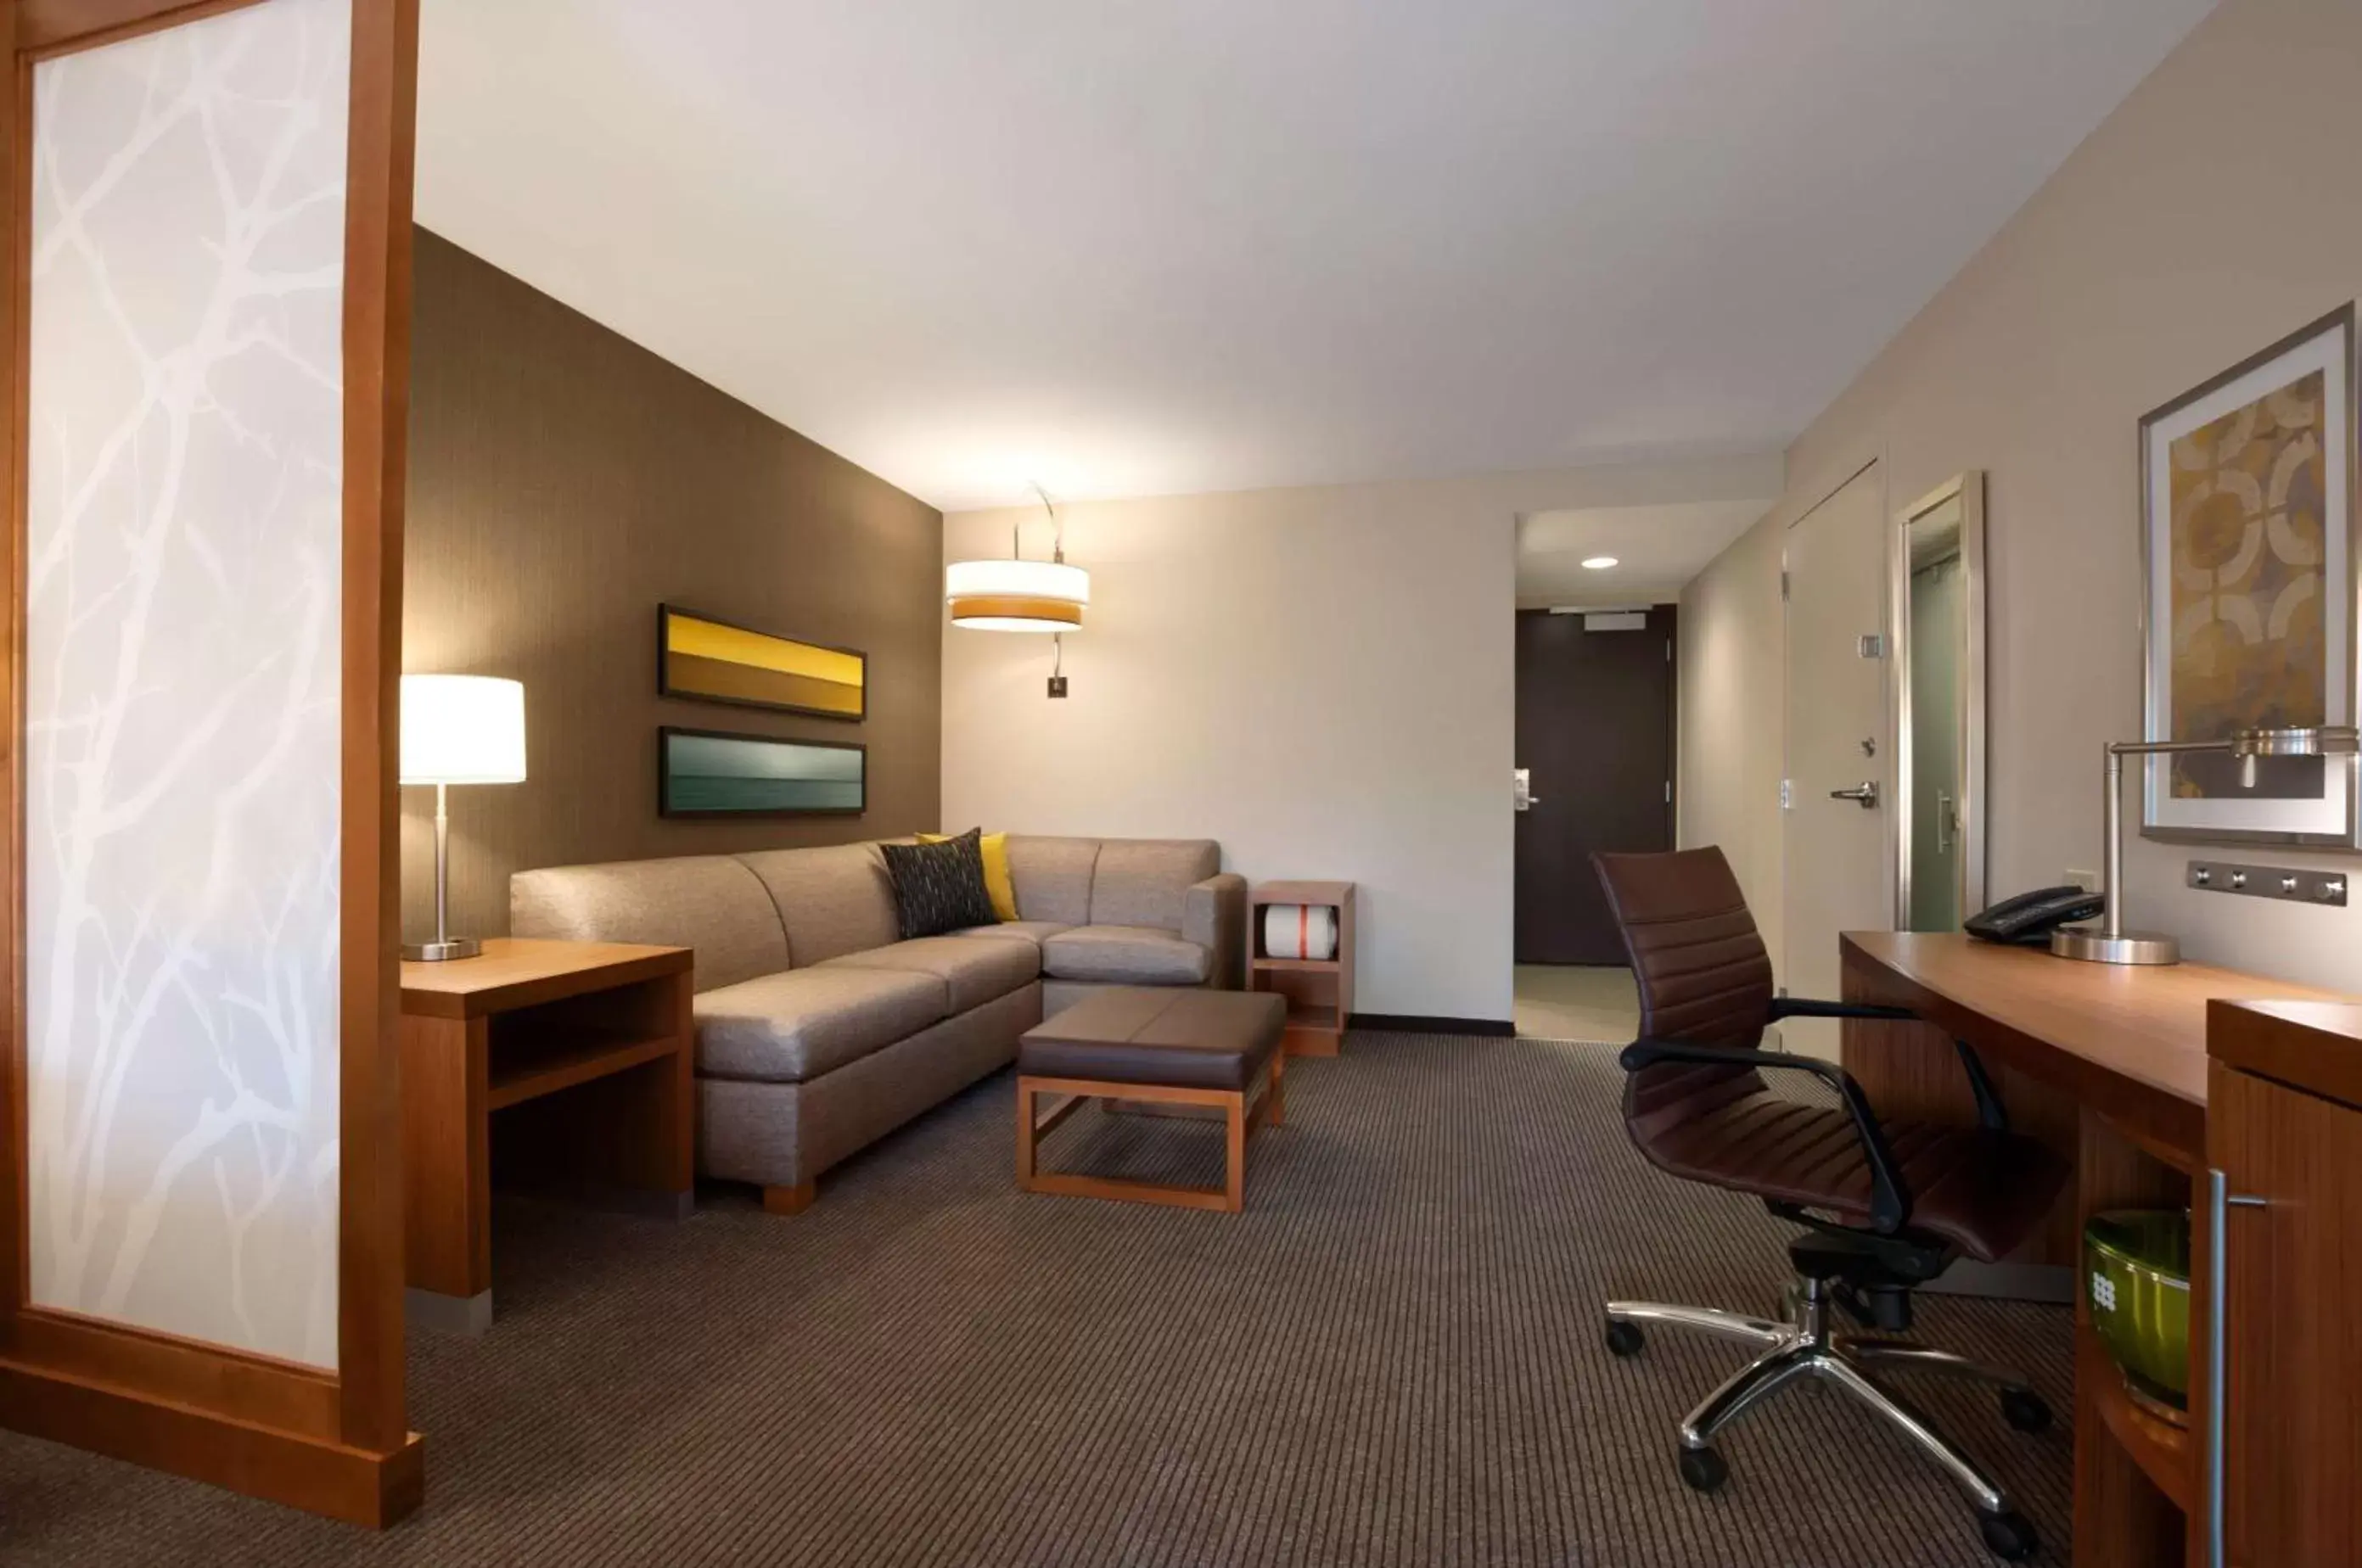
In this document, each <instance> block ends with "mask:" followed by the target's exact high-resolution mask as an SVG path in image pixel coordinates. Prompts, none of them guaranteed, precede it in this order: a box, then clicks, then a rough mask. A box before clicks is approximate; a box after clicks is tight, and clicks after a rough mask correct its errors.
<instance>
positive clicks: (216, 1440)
mask: <svg viewBox="0 0 2362 1568" xmlns="http://www.w3.org/2000/svg"><path fill="white" fill-rule="evenodd" d="M0 1425H5V1426H6V1427H8V1428H10V1429H11V1430H13V1431H20V1432H24V1433H26V1434H28V1436H32V1437H39V1438H46V1439H48V1440H49V1441H50V1442H61V1443H65V1444H68V1445H69V1446H71V1447H74V1448H83V1449H88V1450H90V1451H91V1452H92V1453H104V1454H108V1455H110V1456H112V1457H114V1458H116V1459H127V1460H129V1461H130V1462H131V1463H132V1464H144V1465H146V1466H148V1467H149V1469H151V1470H163V1471H169V1472H170V1473H171V1474H172V1475H185V1476H187V1477H189V1478H190V1479H191V1480H194V1481H204V1482H209V1483H211V1484H212V1485H214V1486H222V1487H226V1488H227V1489H228V1490H230V1491H233V1492H243V1493H245V1494H246V1495H247V1496H248V1497H263V1498H268V1499H269V1500H270V1501H271V1502H274V1503H284V1504H286V1505H287V1506H288V1507H289V1508H302V1509H304V1511H305V1512H307V1513H315V1514H325V1515H326V1516H327V1517H328V1518H330V1519H342V1520H344V1521H345V1522H346V1523H348V1524H357V1525H363V1526H367V1527H369V1528H370V1529H372V1530H383V1529H385V1528H386V1527H387V1526H389V1525H391V1524H393V1523H394V1522H395V1521H397V1520H399V1519H402V1518H403V1516H405V1515H407V1514H410V1513H412V1512H414V1511H415V1510H416V1508H418V1505H419V1503H420V1502H421V1501H422V1500H423V1499H424V1497H425V1491H426V1466H425V1443H424V1442H421V1440H420V1438H419V1436H418V1434H417V1433H416V1432H412V1433H410V1434H409V1435H408V1437H407V1438H406V1439H405V1440H404V1441H403V1445H402V1446H401V1447H400V1448H397V1449H395V1450H393V1451H392V1453H372V1452H370V1451H369V1450H366V1449H359V1448H353V1447H350V1446H348V1445H347V1444H345V1443H341V1442H335V1441H332V1440H329V1439H325V1438H320V1437H315V1436H310V1435H307V1434H304V1433H300V1432H292V1431H281V1430H280V1429H278V1428H274V1427H266V1426H259V1425H257V1424H255V1423H254V1422H251V1421H242V1420H237V1419H236V1418H234V1417H230V1416H226V1415H222V1414H220V1413H218V1412H215V1411H212V1410H205V1409H197V1408H195V1407H193V1406H190V1405H183V1404H179V1403H175V1402H172V1401H169V1400H164V1399H158V1398H148V1397H144V1396H142V1395H139V1394H137V1393H134V1392H132V1391H131V1390H129V1389H127V1388H122V1387H116V1386H114V1385H111V1384H108V1383H105V1382H102V1381H100V1380H97V1379H95V1378H91V1377H87V1376H80V1375H77V1374H74V1373H69V1372H63V1371H60V1370H57V1369H54V1368H50V1367H45V1366H37V1365H28V1364H27V1363H26V1362H24V1361H22V1360H20V1359H17V1358H16V1357H13V1356H5V1355H0Z"/></svg>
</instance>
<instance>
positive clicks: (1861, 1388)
mask: <svg viewBox="0 0 2362 1568" xmlns="http://www.w3.org/2000/svg"><path fill="white" fill-rule="evenodd" d="M1831 1295H1832V1292H1831V1290H1830V1288H1829V1287H1828V1285H1827V1282H1826V1281H1823V1280H1818V1279H1804V1280H1801V1281H1799V1282H1798V1288H1797V1290H1796V1291H1795V1293H1794V1298H1793V1299H1794V1309H1795V1321H1793V1322H1779V1321H1774V1320H1772V1319H1769V1318H1756V1317H1749V1316H1748V1315H1747V1314H1745V1313H1743V1312H1725V1311H1719V1310H1715V1309H1713V1308H1710V1307H1679V1306H1671V1305H1666V1304H1664V1303H1661V1302H1656V1301H1610V1302H1609V1303H1607V1325H1608V1326H1607V1347H1608V1349H1610V1350H1611V1351H1613V1352H1615V1353H1616V1354H1618V1355H1625V1356H1628V1355H1635V1354H1639V1351H1640V1349H1641V1348H1642V1345H1643V1343H1644V1342H1643V1340H1642V1337H1641V1334H1640V1325H1643V1324H1646V1325H1652V1326H1653V1325H1661V1326H1664V1327H1668V1328H1680V1329H1694V1330H1696V1331H1698V1332H1702V1333H1709V1334H1714V1335H1716V1336H1717V1337H1719V1338H1722V1339H1729V1340H1737V1341H1738V1342H1739V1343H1743V1344H1749V1345H1753V1346H1755V1347H1756V1349H1757V1351H1758V1352H1759V1354H1757V1355H1756V1357H1755V1359H1754V1360H1753V1361H1750V1362H1749V1363H1748V1364H1747V1365H1744V1366H1742V1367H1740V1368H1739V1369H1738V1371H1737V1372H1734V1373H1732V1374H1731V1375H1730V1376H1728V1377H1727V1378H1726V1379H1724V1381H1723V1384H1722V1386H1721V1387H1718V1388H1716V1390H1715V1391H1714V1392H1713V1393H1711V1394H1708V1395H1707V1396H1706V1397H1705V1399H1704V1400H1703V1401H1701V1402H1700V1403H1699V1405H1698V1407H1697V1409H1694V1410H1692V1411H1691V1412H1690V1413H1689V1415H1688V1416H1687V1417H1686V1418H1685V1419H1684V1420H1683V1422H1682V1425H1681V1453H1680V1458H1681V1462H1682V1463H1681V1469H1682V1478H1683V1480H1684V1481H1686V1482H1688V1483H1689V1485H1690V1486H1692V1487H1694V1488H1695V1489H1696V1490H1698V1491H1701V1492H1711V1491H1713V1490H1715V1489H1716V1487H1718V1486H1721V1485H1722V1483H1723V1480H1724V1479H1725V1478H1726V1477H1727V1474H1728V1472H1727V1468H1726V1467H1725V1466H1724V1464H1723V1462H1722V1458H1721V1456H1720V1455H1719V1454H1718V1453H1716V1452H1715V1449H1714V1438H1715V1434H1716V1432H1718V1431H1721V1430H1722V1429H1723V1428H1725V1427H1727V1426H1728V1425H1729V1424H1730V1423H1731V1422H1733V1421H1735V1420H1738V1418H1739V1417H1740V1416H1742V1415H1745V1414H1746V1413H1747V1412H1748V1411H1749V1409H1753V1408H1754V1407H1755V1406H1756V1405H1757V1404H1759V1403H1760V1402H1761V1401H1762V1400H1764V1399H1766V1398H1770V1397H1771V1395H1772V1394H1774V1393H1776V1392H1778V1391H1779V1390H1780V1389H1782V1388H1783V1387H1787V1386H1788V1385H1789V1384H1791V1383H1794V1382H1797V1381H1800V1380H1802V1379H1805V1378H1816V1379H1819V1380H1821V1381H1823V1382H1827V1383H1832V1384H1835V1385H1836V1386H1837V1387H1839V1388H1841V1389H1843V1390H1844V1391H1845V1392H1846V1393H1848V1394H1850V1395H1851V1396H1852V1397H1853V1398H1855V1399H1857V1400H1859V1401H1860V1403H1862V1404H1864V1405H1867V1406H1869V1407H1870V1409H1872V1410H1875V1411H1876V1412H1877V1413H1878V1414H1879V1415H1881V1416H1882V1417H1884V1418H1885V1419H1886V1420H1887V1421H1888V1422H1889V1423H1891V1424H1892V1425H1893V1426H1895V1427H1897V1428H1899V1429H1900V1430H1901V1431H1903V1432H1904V1435H1906V1436H1908V1437H1909V1438H1910V1439H1911V1440H1912V1442H1915V1443H1916V1444H1917V1445H1918V1446H1919V1448H1920V1449H1921V1451H1922V1452H1924V1453H1926V1454H1927V1455H1928V1456H1929V1457H1930V1458H1932V1459H1934V1460H1935V1461H1936V1463H1937V1464H1938V1465H1940V1466H1941V1467H1942V1468H1943V1470H1944V1472H1945V1474H1947V1475H1949V1476H1950V1477H1951V1478H1952V1480H1953V1482H1954V1483H1955V1484H1956V1485H1958V1486H1959V1488H1960V1489H1961V1490H1962V1491H1964V1492H1966V1493H1967V1494H1968V1495H1969V1499H1970V1501H1971V1502H1973V1503H1974V1504H1975V1505H1976V1508H1977V1512H1978V1514H1979V1516H1980V1525H1981V1529H1982V1530H1983V1534H1984V1538H1985V1544H1986V1545H1987V1546H1988V1547H1990V1548H1992V1551H1993V1552H1994V1553H1995V1554H1996V1555H1998V1556H2000V1557H2001V1558H2003V1560H2004V1561H2008V1562H2013V1563H2014V1562H2020V1561H2023V1560H2024V1559H2025V1558H2026V1557H2029V1556H2031V1555H2033V1553H2034V1551H2035V1548H2036V1537H2035V1533H2034V1528H2033V1526H2031V1525H2029V1524H2028V1523H2026V1521H2025V1518H2024V1517H2023V1516H2022V1515H2020V1514H2019V1513H2018V1512H2017V1510H2016V1509H2015V1508H2013V1507H2012V1506H2011V1504H2010V1499H2009V1495H2008V1494H2007V1493H2006V1492H2004V1491H2003V1490H2002V1487H2001V1485H2000V1483H1999V1482H1997V1481H1995V1480H1994V1479H1993V1478H1992V1475H1990V1474H1989V1473H1988V1472H1987V1471H1986V1470H1985V1468H1984V1466H1982V1465H1981V1464H1978V1463H1977V1462H1976V1460H1974V1459H1973V1458H1971V1457H1970V1455H1969V1453H1967V1451H1966V1450H1964V1449H1962V1448H1961V1447H1960V1446H1959V1444H1958V1443H1956V1442H1953V1441H1952V1440H1951V1439H1950V1438H1948V1437H1947V1436H1945V1435H1944V1433H1943V1432H1942V1431H1939V1430H1938V1429H1937V1427H1936V1425H1935V1424H1934V1423H1933V1422H1932V1421H1930V1420H1928V1419H1927V1418H1926V1416H1925V1415H1924V1414H1922V1413H1921V1412H1920V1410H1919V1409H1918V1407H1917V1406H1915V1405H1914V1404H1913V1403H1912V1402H1911V1401H1910V1400H1908V1399H1906V1398H1904V1397H1903V1396H1902V1395H1901V1394H1898V1393H1896V1392H1895V1391H1894V1390H1893V1388H1891V1387H1888V1386H1887V1385H1886V1383H1885V1382H1884V1381H1883V1380H1882V1377H1881V1376H1879V1374H1881V1373H1882V1372H1931V1373H1941V1374H1944V1375H1946V1376H1955V1377H1967V1378H1971V1379H1974V1380H1975V1381H1978V1382H1981V1383H1986V1384H1990V1385H1992V1387H1995V1388H1997V1389H1999V1390H2000V1393H2001V1402H2002V1413H2003V1417H2004V1419H2006V1420H2008V1422H2009V1423H2010V1425H2011V1426H2013V1427H2015V1428H2016V1429H2017V1430H2018V1431H2028V1432H2032V1431H2041V1430H2043V1429H2044V1428H2045V1427H2047V1426H2048V1425H2049V1424H2050V1410H2049V1407H2047V1405H2045V1404H2044V1403H2043V1402H2042V1398H2041V1396H2039V1395H2037V1394H2036V1393H2035V1391H2034V1389H2033V1388H2032V1387H2029V1386H2028V1385H2027V1383H2026V1381H2025V1378H2023V1377H2020V1376H2017V1375H2016V1374H2015V1373H2014V1372H2007V1371H2003V1370H2002V1369H2001V1368H1999V1367H1993V1366H1986V1365H1981V1363H1978V1362H1974V1361H1970V1360H1968V1359H1967V1358H1965V1357H1963V1356H1958V1355H1954V1354H1951V1353H1950V1352H1949V1351H1943V1350H1937V1349H1935V1348H1933V1347H1932V1346H1929V1345H1923V1344H1916V1343H1913V1342H1911V1341H1909V1340H1901V1339H1891V1338H1885V1337H1882V1336H1878V1335H1868V1334H1846V1333H1838V1332H1836V1331H1835V1330H1834V1329H1833V1328H1832V1326H1831V1324H1830V1321H1829V1307H1830V1299H1831Z"/></svg>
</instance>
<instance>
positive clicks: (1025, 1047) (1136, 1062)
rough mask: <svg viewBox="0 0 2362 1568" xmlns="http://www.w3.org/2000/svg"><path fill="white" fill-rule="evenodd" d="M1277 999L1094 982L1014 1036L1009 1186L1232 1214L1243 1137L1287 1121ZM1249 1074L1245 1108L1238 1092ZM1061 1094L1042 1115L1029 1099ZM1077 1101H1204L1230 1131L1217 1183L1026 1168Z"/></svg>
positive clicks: (1283, 1016) (1242, 1187)
mask: <svg viewBox="0 0 2362 1568" xmlns="http://www.w3.org/2000/svg"><path fill="white" fill-rule="evenodd" d="M1286 1021H1287V1003H1286V1001H1285V1000H1284V999H1283V998H1281V997H1280V996H1278V995H1276V994H1274V993H1267V992H1244V991H1194V990H1186V989H1182V988H1178V987H1174V988H1166V987H1153V988H1152V987H1147V986H1139V987H1120V988H1118V989H1115V990H1109V991H1101V992H1093V993H1092V994H1091V995H1090V996H1087V997H1086V998H1085V999H1084V1000H1082V1001H1080V1002H1078V1003H1075V1005H1073V1006H1072V1007H1069V1008H1067V1009H1066V1010H1065V1012H1063V1013H1061V1014H1058V1015H1057V1016H1056V1017H1054V1018H1051V1019H1048V1020H1046V1021H1044V1022H1043V1023H1041V1024H1038V1025H1034V1027H1032V1029H1029V1030H1027V1031H1026V1033H1025V1036H1024V1038H1022V1039H1021V1040H1020V1041H1018V1043H1017V1185H1018V1186H1019V1187H1021V1188H1023V1189H1024V1190H1026V1191H1028V1192H1064V1193H1068V1194H1070V1195H1073V1196H1076V1197H1081V1198H1117V1199H1123V1200H1127V1201H1131V1202H1136V1203H1171V1204H1175V1205H1176V1206H1178V1207H1181V1208H1185V1209H1217V1210H1220V1211H1221V1212H1224V1213H1229V1214H1235V1213H1237V1212H1239V1210H1240V1208H1241V1207H1242V1205H1243V1204H1244V1202H1245V1200H1246V1166H1247V1135H1248V1134H1249V1133H1252V1132H1253V1131H1254V1130H1255V1128H1256V1127H1258V1126H1260V1125H1261V1124H1263V1123H1264V1121H1265V1120H1266V1119H1268V1120H1269V1121H1270V1123H1271V1124H1272V1125H1273V1126H1275V1127H1276V1126H1279V1125H1281V1124H1283V1123H1284V1122H1285V1121H1286V1110H1287V1102H1286V1096H1285V1094H1284V1092H1283V1089H1282V1085H1281V1075H1282V1073H1283V1072H1284V1071H1285V1070H1286V1060H1287V1058H1286V1055H1285V1053H1283V1052H1282V1051H1281V1050H1280V1048H1279V1038H1280V1033H1281V1029H1282V1026H1283V1025H1285V1024H1286ZM1258 1084H1261V1085H1262V1086H1263V1092H1262V1093H1261V1094H1260V1095H1254V1106H1253V1112H1252V1113H1250V1112H1249V1110H1248V1106H1247V1101H1248V1098H1249V1096H1250V1095H1253V1092H1254V1090H1255V1088H1256V1086H1257V1085H1258ZM1040 1094H1063V1095H1065V1097H1066V1098H1065V1101H1064V1102H1062V1103H1060V1104H1059V1105H1058V1107H1057V1108H1056V1109H1055V1110H1054V1111H1052V1112H1051V1113H1049V1114H1048V1115H1046V1116H1043V1117H1041V1118H1039V1119H1038V1120H1037V1119H1036V1117H1035V1114H1034V1097H1035V1096H1036V1095H1040ZM1087 1100H1131V1101H1147V1102H1157V1103H1164V1104H1180V1105H1210V1106H1214V1107H1217V1108H1219V1109H1220V1111H1221V1112H1222V1120H1223V1125H1224V1128H1225V1130H1226V1132H1227V1133H1228V1135H1229V1151H1228V1164H1227V1167H1226V1172H1227V1174H1226V1178H1225V1179H1224V1181H1223V1183H1222V1185H1221V1186H1220V1187H1219V1188H1211V1187H1166V1186H1163V1185H1161V1184H1159V1183H1156V1182H1152V1181H1130V1180H1122V1179H1117V1178H1114V1177H1104V1176H1081V1175H1072V1174H1065V1173H1060V1172H1043V1171H1041V1170H1038V1169H1037V1168H1035V1151H1036V1149H1037V1147H1038V1146H1039V1145H1040V1143H1041V1140H1042V1138H1043V1135H1045V1134H1047V1133H1048V1132H1049V1131H1050V1130H1051V1129H1052V1128H1053V1127H1055V1126H1056V1125H1057V1124H1059V1123H1061V1122H1063V1121H1065V1119H1066V1118H1067V1117H1068V1116H1071V1115H1073V1114H1074V1113H1075V1110H1076V1107H1078V1106H1079V1105H1081V1104H1082V1103H1083V1102H1085V1101H1087Z"/></svg>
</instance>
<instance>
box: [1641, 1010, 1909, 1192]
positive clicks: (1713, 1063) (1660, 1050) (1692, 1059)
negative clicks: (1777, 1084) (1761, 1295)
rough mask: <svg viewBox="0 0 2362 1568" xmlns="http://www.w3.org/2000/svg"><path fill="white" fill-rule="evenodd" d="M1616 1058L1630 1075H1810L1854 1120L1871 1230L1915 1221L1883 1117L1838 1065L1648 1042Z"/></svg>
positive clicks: (1675, 1042)
mask: <svg viewBox="0 0 2362 1568" xmlns="http://www.w3.org/2000/svg"><path fill="white" fill-rule="evenodd" d="M1617 1061H1618V1062H1620V1063H1621V1064H1622V1065H1623V1068H1624V1070H1625V1071H1626V1072H1638V1071H1639V1070H1640V1069H1643V1068H1649V1067H1655V1066H1656V1065H1658V1064H1659V1063H1660V1062H1681V1063H1687V1064H1694V1065H1696V1066H1700V1067H1751V1068H1756V1069H1762V1070H1766V1071H1773V1072H1802V1073H1809V1074H1811V1075H1812V1076H1813V1077H1815V1078H1817V1079H1819V1080H1821V1081H1822V1082H1824V1083H1826V1084H1827V1085H1828V1086H1829V1087H1830V1088H1832V1089H1834V1090H1836V1091H1838V1099H1839V1100H1841V1101H1843V1102H1845V1108H1846V1114H1847V1115H1849V1116H1850V1117H1851V1118H1852V1119H1853V1131H1854V1137H1855V1139H1856V1141H1858V1142H1859V1143H1860V1145H1861V1154H1862V1158H1863V1160H1864V1161H1865V1162H1866V1163H1867V1164H1868V1165H1869V1167H1870V1223H1871V1229H1872V1230H1874V1231H1876V1232H1878V1234H1881V1235H1893V1234H1894V1233H1895V1232H1897V1231H1899V1230H1901V1229H1902V1228H1903V1227H1904V1225H1906V1224H1908V1223H1910V1221H1911V1190H1910V1189H1909V1188H1907V1187H1905V1186H1904V1183H1903V1168H1902V1167H1901V1166H1899V1165H1897V1164H1896V1163H1895V1160H1894V1150H1893V1146H1890V1145H1889V1144H1888V1143H1887V1141H1886V1130H1885V1129H1884V1128H1882V1127H1881V1126H1880V1125H1879V1124H1878V1117H1877V1115H1876V1114H1875V1113H1872V1112H1871V1108H1870V1097H1869V1096H1868V1095H1866V1094H1864V1093H1862V1091H1861V1085H1860V1084H1859V1083H1856V1082H1855V1081H1854V1080H1853V1074H1851V1073H1849V1072H1848V1071H1846V1069H1843V1068H1841V1067H1839V1066H1838V1064H1837V1063H1835V1062H1828V1061H1823V1060H1821V1059H1820V1058H1818V1057H1802V1056H1790V1055H1787V1054H1785V1053H1783V1052H1780V1051H1759V1050H1751V1049H1744V1048H1740V1047H1725V1046H1694V1045H1689V1044H1686V1043H1684V1042H1682V1041H1679V1040H1649V1039H1640V1040H1635V1041H1633V1042H1632V1043H1631V1044H1630V1045H1628V1046H1627V1047H1624V1050H1623V1054H1622V1055H1621V1056H1619V1057H1618V1058H1617Z"/></svg>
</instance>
